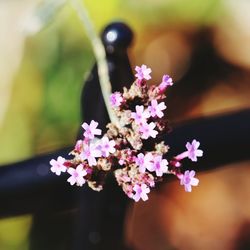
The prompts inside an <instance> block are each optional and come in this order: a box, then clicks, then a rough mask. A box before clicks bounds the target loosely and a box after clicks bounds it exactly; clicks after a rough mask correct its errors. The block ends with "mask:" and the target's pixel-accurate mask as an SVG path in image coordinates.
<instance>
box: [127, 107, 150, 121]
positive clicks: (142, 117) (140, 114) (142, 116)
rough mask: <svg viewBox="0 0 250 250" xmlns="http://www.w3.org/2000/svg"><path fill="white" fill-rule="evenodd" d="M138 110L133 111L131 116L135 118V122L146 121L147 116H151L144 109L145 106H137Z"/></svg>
mask: <svg viewBox="0 0 250 250" xmlns="http://www.w3.org/2000/svg"><path fill="white" fill-rule="evenodd" d="M135 110H136V112H132V113H131V117H132V118H133V119H134V120H135V123H137V124H141V123H143V122H146V120H147V118H149V117H150V114H149V112H148V111H147V110H144V106H142V105H141V106H139V105H136V106H135Z"/></svg>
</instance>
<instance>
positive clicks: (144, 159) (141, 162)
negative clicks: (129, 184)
mask: <svg viewBox="0 0 250 250" xmlns="http://www.w3.org/2000/svg"><path fill="white" fill-rule="evenodd" d="M152 160H153V155H152V154H151V153H146V154H145V155H144V154H143V153H140V154H138V155H137V157H135V163H136V164H137V165H138V166H139V171H140V172H141V173H145V171H146V168H149V167H150V166H151V165H152Z"/></svg>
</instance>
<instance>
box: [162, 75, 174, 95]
mask: <svg viewBox="0 0 250 250" xmlns="http://www.w3.org/2000/svg"><path fill="white" fill-rule="evenodd" d="M173 84H174V83H173V80H172V78H171V77H170V76H169V75H163V77H162V82H161V83H160V85H159V86H158V88H159V90H160V92H161V93H162V92H164V91H165V90H166V88H167V87H168V86H172V85H173Z"/></svg>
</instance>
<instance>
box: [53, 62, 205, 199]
mask: <svg viewBox="0 0 250 250" xmlns="http://www.w3.org/2000/svg"><path fill="white" fill-rule="evenodd" d="M135 70H136V72H137V73H136V75H135V76H136V77H137V79H136V81H135V82H134V83H133V84H132V86H131V87H130V89H127V88H124V91H123V93H120V92H115V93H113V94H112V95H111V96H110V104H111V106H112V108H113V109H114V112H115V114H116V116H117V118H118V120H119V122H120V124H119V126H117V125H115V124H113V123H109V124H108V125H107V131H106V133H105V134H104V135H103V136H102V137H101V138H97V137H96V136H101V134H102V131H101V130H100V129H98V123H97V122H95V121H91V122H90V124H87V123H83V124H82V128H83V129H84V131H83V139H82V140H78V141H77V142H76V145H75V148H74V150H73V151H72V152H71V153H70V154H71V155H73V159H71V160H66V159H64V158H63V157H61V156H59V157H58V158H57V160H54V159H52V160H51V161H50V164H51V171H52V172H53V173H55V174H56V175H60V174H61V172H67V173H68V174H69V175H70V177H69V178H68V180H67V181H68V182H69V183H70V184H71V185H78V186H82V185H83V184H85V183H88V185H89V187H91V188H92V189H94V190H97V191H100V190H102V188H103V185H104V183H105V179H106V177H107V175H108V174H110V173H113V174H114V176H115V178H116V180H117V182H118V184H119V185H120V186H121V187H122V189H123V191H124V192H125V193H126V195H127V196H128V197H130V198H131V199H133V200H135V201H139V200H140V199H142V200H143V201H146V200H147V199H148V194H149V193H150V190H151V189H152V188H153V187H154V186H155V184H156V182H159V181H161V180H162V179H163V177H164V175H165V174H173V175H176V176H177V178H179V180H180V184H181V185H183V186H184V189H185V191H187V192H191V191H192V186H197V185H198V182H199V180H198V179H197V178H195V177H194V176H195V171H194V170H192V171H188V170H187V171H185V172H184V173H183V172H182V160H183V159H184V158H188V159H190V160H191V161H197V157H201V156H202V155H203V151H202V150H201V149H199V146H200V143H199V142H198V141H196V140H193V141H192V142H191V143H189V142H188V143H187V144H186V151H184V152H183V153H181V154H178V155H177V156H175V157H173V158H172V159H167V153H168V150H169V146H168V145H166V144H165V142H164V141H163V140H162V139H161V138H162V136H163V135H164V134H165V133H167V132H168V131H169V127H168V122H167V120H166V118H165V112H166V109H167V106H166V103H165V101H166V96H165V91H166V89H167V88H168V87H169V86H172V85H173V81H172V79H171V78H170V77H169V76H168V75H164V76H163V78H162V82H161V83H160V84H159V85H158V86H155V85H152V86H148V85H147V82H146V80H149V79H151V76H150V74H151V72H152V71H151V69H150V68H148V67H147V66H145V65H142V66H141V67H138V66H136V68H135Z"/></svg>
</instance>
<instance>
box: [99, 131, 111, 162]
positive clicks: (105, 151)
mask: <svg viewBox="0 0 250 250" xmlns="http://www.w3.org/2000/svg"><path fill="white" fill-rule="evenodd" d="M97 149H99V150H100V151H101V153H102V156H103V157H108V156H109V154H110V153H111V154H113V153H114V152H115V141H114V140H111V141H110V140H109V139H108V137H107V136H104V137H103V138H102V139H101V142H100V144H99V145H98V146H97Z"/></svg>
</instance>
